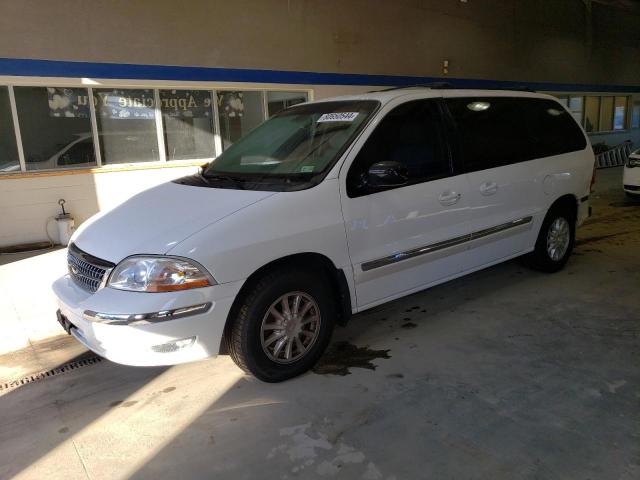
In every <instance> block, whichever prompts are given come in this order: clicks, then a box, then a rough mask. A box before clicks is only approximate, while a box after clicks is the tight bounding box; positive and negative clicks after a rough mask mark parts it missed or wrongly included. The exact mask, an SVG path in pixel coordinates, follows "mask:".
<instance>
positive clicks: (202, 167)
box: [198, 162, 210, 175]
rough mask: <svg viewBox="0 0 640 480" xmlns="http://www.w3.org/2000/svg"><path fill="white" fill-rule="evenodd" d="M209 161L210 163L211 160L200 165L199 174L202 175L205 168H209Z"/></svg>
mask: <svg viewBox="0 0 640 480" xmlns="http://www.w3.org/2000/svg"><path fill="white" fill-rule="evenodd" d="M209 163H210V162H207V163H203V164H202V165H200V166H199V167H198V174H199V175H202V174H203V173H204V171H205V170H206V169H207V167H208V166H209Z"/></svg>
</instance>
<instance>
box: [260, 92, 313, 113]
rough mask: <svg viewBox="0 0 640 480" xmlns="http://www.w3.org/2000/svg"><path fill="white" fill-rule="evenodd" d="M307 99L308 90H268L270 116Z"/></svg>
mask: <svg viewBox="0 0 640 480" xmlns="http://www.w3.org/2000/svg"><path fill="white" fill-rule="evenodd" d="M306 101H307V93H306V92H267V109H268V110H269V116H270V117H271V116H273V115H275V114H276V113H278V112H279V111H281V110H284V109H285V108H288V107H290V106H292V105H297V104H298V103H303V102H306Z"/></svg>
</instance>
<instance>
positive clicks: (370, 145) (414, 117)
mask: <svg viewBox="0 0 640 480" xmlns="http://www.w3.org/2000/svg"><path fill="white" fill-rule="evenodd" d="M388 161H392V162H399V163H402V164H403V165H404V166H405V167H406V169H407V171H408V173H409V183H408V184H409V185H411V184H415V183H421V182H426V181H428V180H435V179H437V178H442V177H446V176H448V175H450V174H451V166H450V162H449V157H448V153H447V150H446V148H445V143H444V125H443V123H442V118H441V115H440V111H439V109H438V105H437V103H436V101H435V100H417V101H412V102H407V103H404V104H402V105H400V106H398V107H396V108H394V109H393V110H391V112H389V113H388V114H387V116H386V117H385V118H384V119H383V120H382V121H381V122H380V124H379V125H378V126H377V127H376V129H375V130H374V131H373V133H372V134H371V136H370V137H369V138H368V139H367V141H366V142H365V144H364V145H363V146H362V149H361V150H360V152H359V153H358V156H357V157H356V158H355V160H354V161H353V164H352V165H351V168H350V169H349V173H348V175H347V194H348V195H349V197H352V198H353V197H359V196H362V195H367V194H369V193H373V192H370V191H368V189H367V188H366V186H365V182H363V181H362V178H363V176H366V175H367V172H368V170H369V167H371V166H372V165H373V164H375V163H379V162H388ZM395 188H398V187H395Z"/></svg>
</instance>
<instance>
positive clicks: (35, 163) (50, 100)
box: [14, 87, 96, 170]
mask: <svg viewBox="0 0 640 480" xmlns="http://www.w3.org/2000/svg"><path fill="white" fill-rule="evenodd" d="M14 94H15V97H16V109H17V111H18V122H19V123H20V134H21V137H22V148H23V150H24V157H25V163H26V167H27V170H45V169H53V168H59V167H88V166H93V165H95V164H96V158H95V150H94V149H93V139H92V138H93V137H92V134H91V120H90V119H89V118H90V111H89V94H88V92H87V90H86V89H84V88H57V87H47V88H45V87H15V88H14ZM85 142H88V143H89V148H77V147H76V145H77V144H78V143H85Z"/></svg>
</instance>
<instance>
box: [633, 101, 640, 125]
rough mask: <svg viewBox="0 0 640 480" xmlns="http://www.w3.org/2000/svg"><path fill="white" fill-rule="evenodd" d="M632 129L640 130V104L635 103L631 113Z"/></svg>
mask: <svg viewBox="0 0 640 480" xmlns="http://www.w3.org/2000/svg"><path fill="white" fill-rule="evenodd" d="M631 128H640V102H634V103H633V111H632V112H631Z"/></svg>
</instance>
